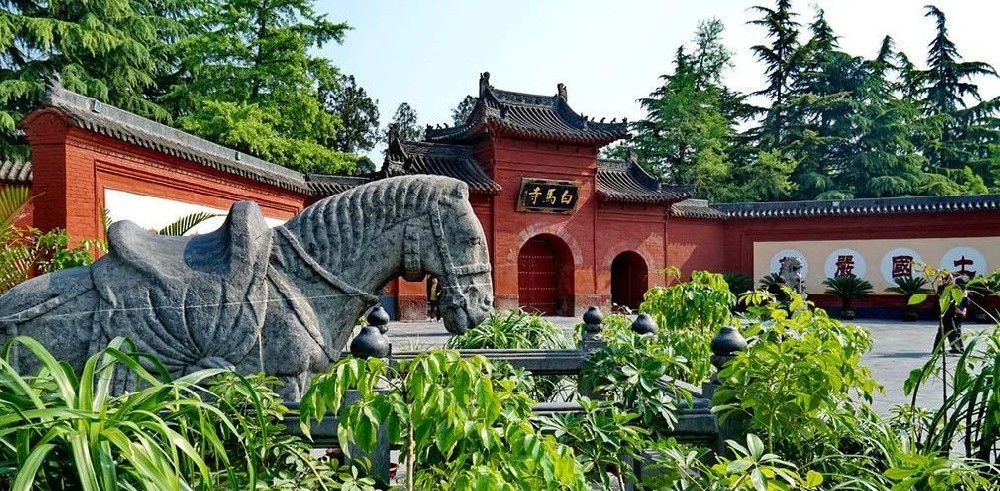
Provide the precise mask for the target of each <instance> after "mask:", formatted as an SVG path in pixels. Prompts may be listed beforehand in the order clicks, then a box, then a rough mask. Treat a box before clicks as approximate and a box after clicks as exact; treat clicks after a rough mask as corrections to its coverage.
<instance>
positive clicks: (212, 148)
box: [42, 83, 311, 194]
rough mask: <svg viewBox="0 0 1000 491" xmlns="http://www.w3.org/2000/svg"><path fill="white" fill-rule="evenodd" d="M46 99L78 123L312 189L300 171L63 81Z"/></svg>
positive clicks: (158, 148)
mask: <svg viewBox="0 0 1000 491" xmlns="http://www.w3.org/2000/svg"><path fill="white" fill-rule="evenodd" d="M42 104H43V107H49V108H52V109H55V110H57V111H59V112H61V113H63V114H65V115H66V116H67V117H68V118H69V122H70V124H72V125H73V126H76V127H79V128H83V129H86V130H88V131H93V132H95V133H100V134H102V135H105V136H108V137H110V138H114V139H116V140H120V141H123V142H127V143H131V144H134V145H138V146H140V147H144V148H148V149H150V150H155V151H157V152H162V153H165V154H167V155H172V156H175V157H179V158H182V159H184V160H188V161H190V162H194V163H197V164H201V165H204V166H206V167H209V168H212V169H216V170H221V171H223V172H226V173H229V174H234V175H238V176H242V177H245V178H247V179H252V180H254V181H258V182H262V183H265V184H270V185H272V186H276V187H279V188H284V189H289V190H293V191H296V192H300V193H303V194H310V192H311V189H310V188H309V186H308V185H307V183H306V180H305V178H304V176H303V175H302V173H300V172H296V171H294V170H291V169H288V168H286V167H282V166H279V165H276V164H272V163H270V162H267V161H264V160H261V159H259V158H256V157H253V156H251V155H247V154H244V153H241V152H238V151H235V150H232V149H229V148H226V147H223V146H222V145H217V144H215V143H212V142H210V141H208V140H204V139H201V138H198V137H196V136H194V135H192V134H190V133H185V132H183V131H181V130H178V129H176V128H171V127H169V126H166V125H164V124H160V123H157V122H155V121H152V120H150V119H147V118H144V117H142V116H139V115H137V114H133V113H130V112H128V111H125V110H123V109H119V108H117V107H114V106H111V105H108V104H104V103H102V102H100V101H98V100H97V99H92V98H90V97H84V96H82V95H79V94H76V93H74V92H70V91H68V90H66V89H63V88H62V87H61V86H59V85H58V83H50V84H49V86H48V88H47V90H46V96H45V98H44V100H43V103H42Z"/></svg>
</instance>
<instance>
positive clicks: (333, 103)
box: [319, 75, 381, 165]
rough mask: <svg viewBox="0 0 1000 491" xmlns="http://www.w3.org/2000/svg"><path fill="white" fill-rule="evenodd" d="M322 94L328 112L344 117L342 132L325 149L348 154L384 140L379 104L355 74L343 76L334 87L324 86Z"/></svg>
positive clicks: (373, 145) (339, 131)
mask: <svg viewBox="0 0 1000 491" xmlns="http://www.w3.org/2000/svg"><path fill="white" fill-rule="evenodd" d="M319 95H320V99H321V100H322V101H323V102H324V107H325V109H326V112H327V113H329V114H332V115H334V116H336V117H338V118H340V129H339V130H338V131H337V133H336V134H335V135H334V136H333V138H332V139H330V140H328V141H327V142H325V143H324V144H325V146H327V147H329V148H332V149H334V150H337V151H339V152H347V153H358V152H362V151H367V150H371V149H372V148H374V147H375V145H376V144H377V143H378V142H379V140H380V139H381V135H380V133H379V126H378V101H377V100H372V98H371V97H368V93H367V92H365V89H364V88H363V87H360V86H358V83H357V81H356V80H355V79H354V75H344V76H341V77H340V80H339V83H337V84H336V86H334V87H325V86H323V87H320V88H319ZM358 164H359V165H360V161H359V162H358Z"/></svg>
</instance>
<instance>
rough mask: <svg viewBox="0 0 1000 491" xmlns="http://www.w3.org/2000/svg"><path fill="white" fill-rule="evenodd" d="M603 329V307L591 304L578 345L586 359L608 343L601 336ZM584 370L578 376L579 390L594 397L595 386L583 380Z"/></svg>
mask: <svg viewBox="0 0 1000 491" xmlns="http://www.w3.org/2000/svg"><path fill="white" fill-rule="evenodd" d="M603 329H604V315H603V314H601V309H599V308H597V307H596V306H591V307H590V308H588V309H587V311H586V312H584V313H583V335H582V336H580V342H579V344H578V345H577V349H578V350H580V351H581V352H582V354H583V357H584V360H586V359H589V358H590V355H591V354H592V353H593V352H595V351H597V350H599V349H601V348H603V347H604V346H605V345H606V344H607V343H606V341H604V337H603V336H601V330H603ZM584 363H586V361H584ZM583 371H585V369H584V370H581V373H580V375H579V376H578V378H577V388H578V391H579V392H580V395H581V396H586V397H593V396H594V388H593V387H591V386H590V384H588V383H586V382H585V381H584V380H583Z"/></svg>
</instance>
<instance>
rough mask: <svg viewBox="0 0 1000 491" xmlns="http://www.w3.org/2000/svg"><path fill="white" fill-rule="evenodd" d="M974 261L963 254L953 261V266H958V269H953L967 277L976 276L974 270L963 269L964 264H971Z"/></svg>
mask: <svg viewBox="0 0 1000 491" xmlns="http://www.w3.org/2000/svg"><path fill="white" fill-rule="evenodd" d="M974 263H975V261H973V260H972V259H969V258H967V257H965V256H962V257H960V258H959V259H958V260H957V261H955V262H954V263H953V264H954V265H955V266H957V267H958V271H955V274H960V275H963V276H965V277H967V278H972V277H973V276H976V272H975V271H972V270H970V269H965V267H966V266H972V265H973V264H974Z"/></svg>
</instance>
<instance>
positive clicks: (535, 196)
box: [528, 186, 542, 205]
mask: <svg viewBox="0 0 1000 491" xmlns="http://www.w3.org/2000/svg"><path fill="white" fill-rule="evenodd" d="M541 195H542V188H540V187H538V186H535V189H532V190H531V192H530V193H528V197H529V198H531V204H533V205H534V204H538V197H539V196H541Z"/></svg>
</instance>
